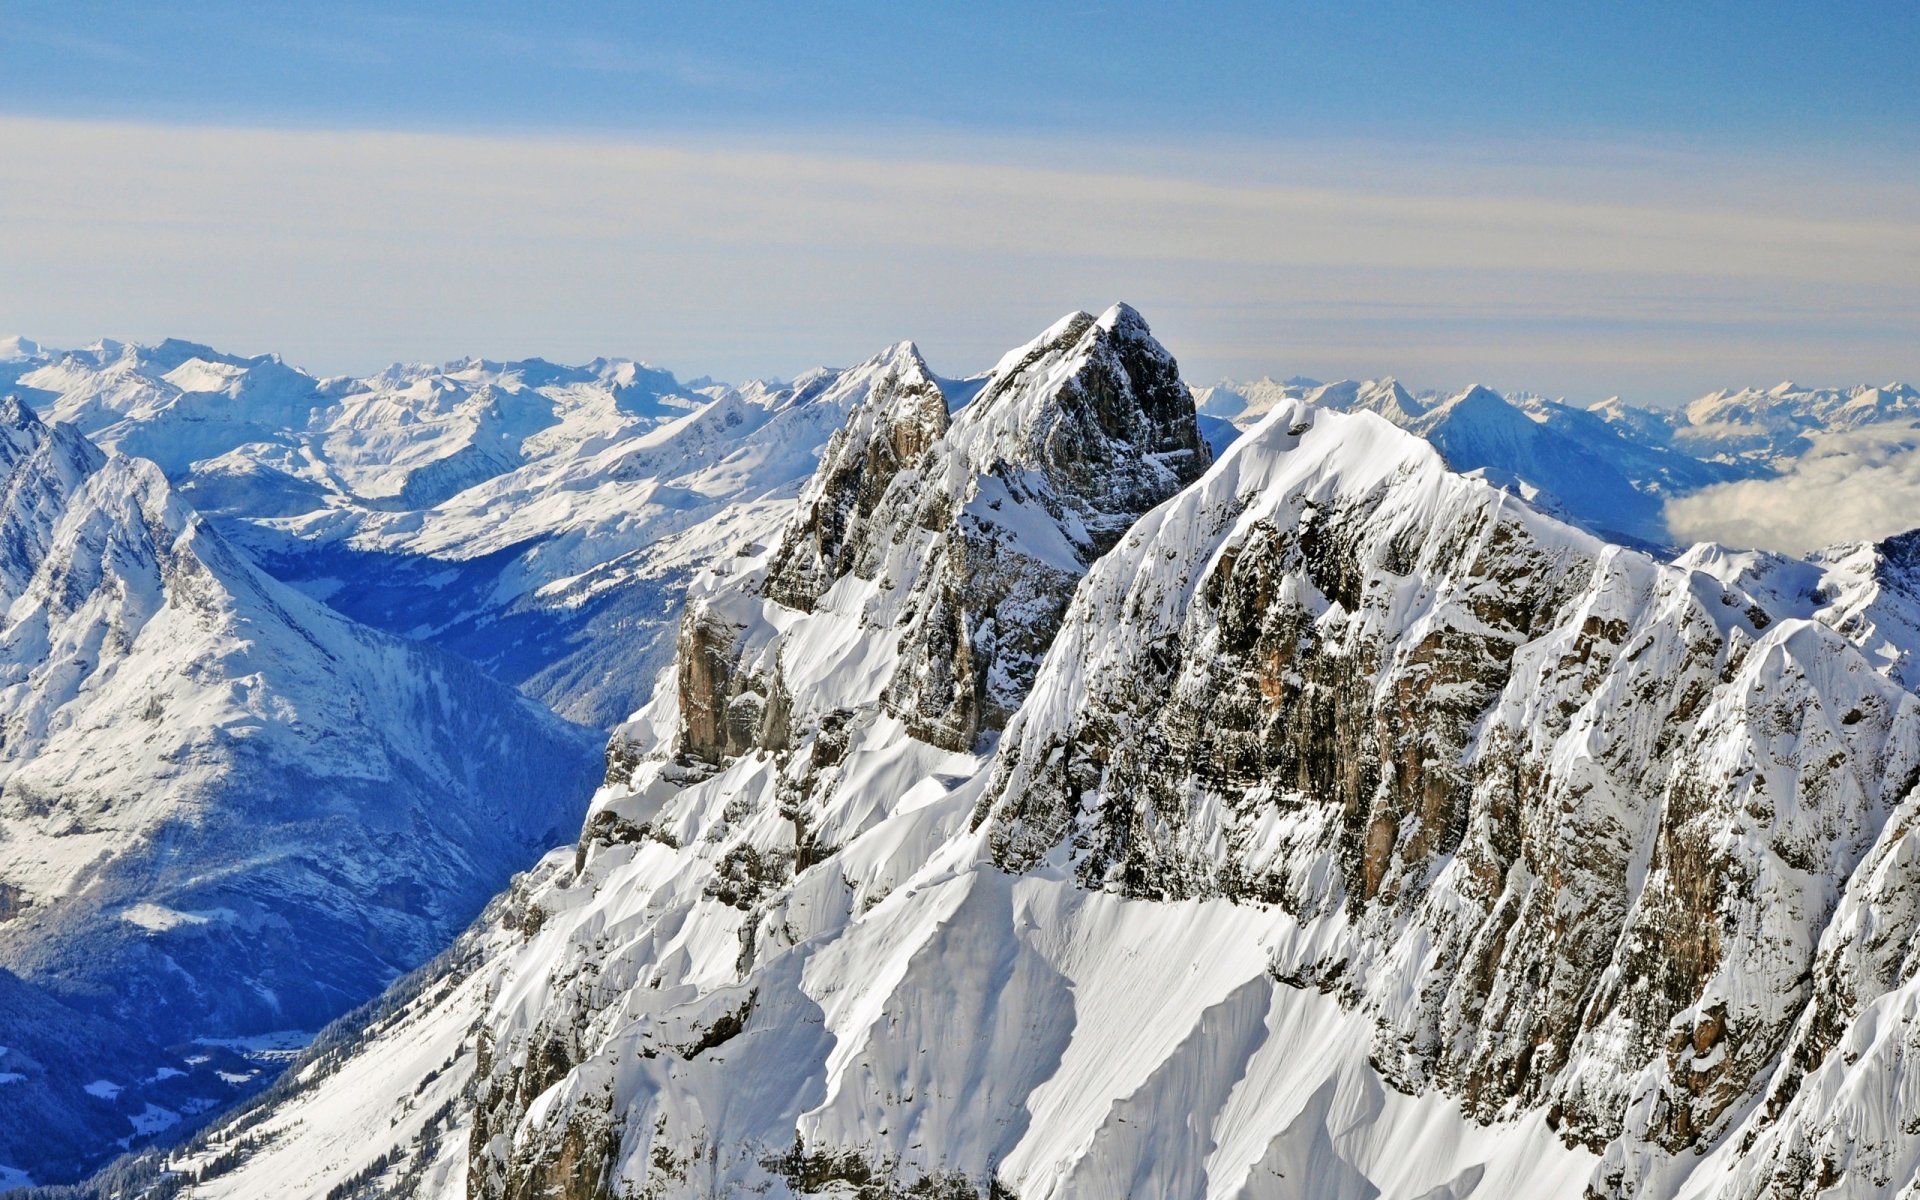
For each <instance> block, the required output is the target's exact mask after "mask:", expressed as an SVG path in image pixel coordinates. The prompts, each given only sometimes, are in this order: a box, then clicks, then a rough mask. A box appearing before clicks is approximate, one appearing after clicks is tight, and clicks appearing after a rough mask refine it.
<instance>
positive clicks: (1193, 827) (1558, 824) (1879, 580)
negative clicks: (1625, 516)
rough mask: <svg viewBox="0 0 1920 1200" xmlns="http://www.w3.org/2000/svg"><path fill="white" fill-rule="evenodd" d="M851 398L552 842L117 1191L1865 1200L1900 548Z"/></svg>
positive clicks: (1328, 449)
mask: <svg viewBox="0 0 1920 1200" xmlns="http://www.w3.org/2000/svg"><path fill="white" fill-rule="evenodd" d="M884 358H885V365H884V366H883V367H882V368H881V370H880V371H879V373H878V378H877V379H876V381H875V383H874V386H873V387H872V388H870V389H869V391H868V392H867V394H866V397H865V402H864V403H862V404H861V405H859V406H857V407H855V408H853V409H852V410H851V412H850V414H849V416H848V418H847V421H846V425H845V427H844V429H843V430H842V431H841V433H839V434H837V435H836V436H835V437H834V439H833V441H832V443H831V444H830V446H829V449H828V451H827V453H826V455H825V456H824V458H823V460H822V464H821V467H820V469H819V471H818V472H817V473H816V475H815V476H814V478H813V480H812V481H811V482H810V483H809V484H808V486H807V488H806V489H805V491H804V493H803V495H802V497H801V500H800V502H799V504H798V506H797V508H796V509H795V511H794V512H793V514H792V516H791V517H789V518H788V519H787V520H786V521H785V523H784V525H783V526H781V527H779V528H778V529H776V530H771V531H770V532H769V535H768V536H767V537H766V538H765V539H763V540H756V541H753V542H750V543H745V544H742V545H739V546H738V547H736V548H735V550H734V552H733V553H732V554H731V555H729V556H728V557H726V558H725V559H723V560H722V561H720V562H718V563H716V564H715V566H714V569H713V570H712V571H711V572H710V573H708V574H706V575H705V576H703V578H702V579H701V581H700V582H699V583H698V584H697V585H696V587H695V592H694V600H693V601H692V602H691V603H690V604H689V606H688V608H687V612H686V616H685V618H684V620H683V623H682V627H681V629H682V632H681V637H680V659H679V662H678V666H677V671H676V673H675V675H674V677H673V686H672V687H671V688H669V689H666V690H664V691H663V692H662V693H661V694H660V695H658V696H657V697H655V699H654V700H653V701H652V702H651V703H650V704H649V706H648V707H647V708H646V709H645V710H644V711H643V712H642V713H641V714H639V716H638V717H637V718H636V719H635V720H634V721H632V722H629V723H628V724H627V725H626V726H624V727H623V728H622V729H621V730H620V732H619V734H618V735H617V736H616V739H615V742H614V746H613V749H612V751H611V752H610V754H609V771H608V779H607V783H606V785H605V786H604V787H603V788H602V790H601V791H600V793H599V794H598V795H597V796H596V798H595V800H594V803H593V806H592V809H591V812H590V815H589V817H588V819H587V821H586V824H585V827H584V829H583V831H582V834H581V837H580V840H579V842H578V844H577V846H575V847H573V848H570V849H569V850H565V851H559V852H556V853H554V854H552V855H549V856H548V858H546V859H545V860H544V861H543V862H542V863H541V865H540V866H539V867H538V868H537V869H536V870H534V871H533V872H530V873H529V874H528V875H526V876H524V877H522V878H521V879H520V880H518V881H517V882H516V884H515V886H514V887H513V889H511V890H510V891H509V892H508V893H506V894H504V895H503V896H501V897H500V898H499V899H498V900H496V901H495V903H494V905H493V907H492V908H491V909H490V911H489V913H488V914H487V916H486V917H484V918H483V919H482V920H481V921H480V922H479V923H478V924H476V925H475V926H474V928H473V929H472V930H470V931H469V933H468V934H467V935H465V936H464V937H463V938H462V939H461V941H460V942H459V943H458V945H457V946H456V949H455V951H454V952H453V953H451V954H450V955H448V956H447V957H446V958H445V959H444V960H443V961H442V962H441V963H440V964H439V965H438V966H437V967H436V968H435V969H434V970H432V971H430V972H427V973H425V974H423V975H421V976H419V977H416V978H415V979H413V980H411V981H409V983H408V984H407V986H406V987H405V988H404V989H403V990H401V991H400V992H397V993H396V994H394V995H393V996H392V997H390V998H389V1000H388V1002H387V1003H386V1004H384V1005H383V1006H382V1007H381V1009H379V1010H378V1011H376V1012H374V1013H372V1014H370V1015H369V1016H368V1017H367V1018H366V1019H365V1020H363V1021H361V1022H360V1023H358V1024H357V1025H354V1026H352V1027H350V1028H346V1027H343V1028H342V1029H341V1030H338V1031H336V1032H335V1033H334V1034H333V1035H332V1037H331V1038H330V1040H329V1043H328V1045H327V1047H326V1049H325V1050H324V1051H323V1052H321V1053H318V1054H316V1055H314V1056H313V1057H311V1058H310V1059H309V1060H308V1061H307V1064H306V1065H305V1066H304V1067H303V1068H302V1069H301V1070H300V1071H298V1072H297V1073H296V1074H295V1075H294V1076H293V1077H291V1078H290V1079H289V1081H288V1082H287V1083H286V1084H285V1085H284V1086H283V1088H281V1089H280V1090H279V1091H278V1093H277V1094H276V1095H275V1096H273V1097H272V1098H271V1102H270V1103H267V1104H265V1105H263V1106H261V1107H258V1108H256V1109H254V1110H252V1111H250V1112H248V1113H247V1114H245V1115H244V1116H242V1117H240V1118H238V1119H237V1120H235V1121H233V1122H231V1123H230V1124H228V1125H226V1126H223V1127H220V1128H216V1129H215V1130H213V1131H211V1132H210V1133H209V1135H207V1136H206V1137H205V1138H203V1139H201V1140H200V1141H199V1142H198V1143H197V1144H195V1145H194V1146H191V1147H189V1148H186V1149H185V1150H183V1151H182V1152H181V1153H179V1154H178V1155H176V1156H175V1157H174V1158H173V1159H171V1160H169V1161H168V1162H167V1163H165V1164H164V1167H165V1169H168V1170H172V1171H175V1172H189V1173H194V1174H196V1175H197V1176H198V1179H199V1188H198V1194H201V1195H222V1196H259V1195H265V1194H274V1195H285V1196H304V1195H312V1196H320V1195H326V1194H329V1193H331V1194H334V1195H344V1194H364V1195H407V1196H441V1195H449V1196H450V1195H463V1196H469V1197H491V1196H516V1197H517V1196H533V1195H545V1196H557V1197H590V1196H591V1197H600V1196H642V1195H644V1196H655V1197H670V1196H689V1197H691V1196H714V1195H722V1196H725V1195H773V1196H780V1195H861V1196H874V1197H885V1196H931V1195H938V1196H950V1197H958V1196H977V1195H997V1196H1014V1195H1017V1196H1020V1197H1022V1198H1023V1200H1035V1198H1043V1197H1068V1196H1090V1197H1091V1196H1101V1197H1105V1196H1118V1195H1136V1196H1147V1195H1152V1196H1169V1197H1173V1196H1179V1197H1187V1196H1194V1197H1202V1196H1204V1197H1222V1198H1225V1197H1246V1198H1255V1197H1286V1196H1298V1195H1307V1194H1310V1195H1314V1196H1333V1197H1375V1196H1385V1197H1394V1198H1401V1197H1405V1198H1408V1200H1411V1198H1414V1197H1423V1198H1427V1200H1439V1198H1451V1200H1464V1198H1465V1197H1467V1196H1473V1197H1478V1198H1483V1200H1484V1198H1494V1197H1529V1198H1532V1197H1545V1198H1549V1200H1551V1198H1554V1197H1568V1198H1573V1197H1628V1196H1633V1197H1644V1198H1647V1200H1652V1198H1656V1197H1658V1198H1676V1200H1677V1198H1680V1197H1687V1198H1695V1197H1698V1198H1702V1200H1704V1198H1707V1197H1714V1198H1721V1197H1725V1198H1727V1200H1732V1198H1734V1197H1740V1198H1743V1200H1745V1198H1752V1197H1760V1196H1768V1197H1798V1196H1806V1197H1812V1196H1814V1195H1822V1196H1847V1197H1894V1196H1903V1195H1907V1194H1908V1191H1907V1190H1906V1189H1908V1187H1909V1184H1910V1183H1911V1181H1912V1180H1913V1179H1914V1178H1915V1176H1916V1173H1920V1136H1916V1135H1915V1134H1914V1132H1913V1129H1914V1123H1915V1122H1916V1121H1920V1092H1916V1091H1915V1090H1914V1087H1915V1085H1914V1083H1913V1081H1914V1080H1915V1079H1920V1071H1917V1070H1915V1069H1914V1064H1913V1061H1912V1060H1913V1058H1914V1056H1915V1055H1916V1053H1920V1043H1917V1042H1916V1041H1915V1033H1914V1031H1915V1030H1916V1029H1920V1023H1917V1022H1916V1021H1914V1020H1913V1019H1912V1018H1913V1016H1914V1010H1915V1008H1916V1006H1920V972H1917V971H1916V969H1915V963H1916V961H1920V959H1916V956H1915V955H1914V953H1913V951H1912V946H1913V937H1914V932H1915V930H1916V929H1920V924H1917V923H1916V918H1920V910H1916V908H1915V901H1914V897H1915V896H1916V895H1920V878H1917V877H1916V871H1917V870H1920V866H1916V864H1920V853H1916V852H1915V850H1914V847H1913V846H1912V845H1911V843H1912V842H1913V840H1914V838H1915V837H1916V836H1920V834H1916V830H1920V818H1917V817H1916V813H1915V811H1913V810H1914V809H1915V806H1916V805H1920V794H1916V791H1915V787H1916V781H1920V697H1916V696H1915V694H1914V693H1913V692H1911V691H1909V690H1908V689H1907V688H1906V687H1905V686H1903V685H1902V684H1903V681H1904V680H1906V679H1907V671H1908V665H1909V663H1910V662H1911V659H1910V658H1909V657H1908V654H1909V653H1910V651H1911V648H1912V647H1913V645H1914V644H1915V643H1914V641H1913V630H1914V626H1913V625H1912V624H1911V623H1908V622H1907V619H1906V618H1907V614H1908V613H1910V612H1912V611H1913V607H1912V605H1911V596H1912V590H1911V579H1912V568H1911V565H1910V559H1911V554H1910V548H1909V547H1907V546H1906V545H1905V543H1904V542H1896V543H1886V544H1882V545H1878V546H1864V547H1855V548H1852V549H1850V550H1846V551H1842V552H1836V553H1835V554H1833V555H1830V556H1828V557H1825V558H1823V559H1821V560H1819V561H1815V562H1796V561H1794V560H1785V559H1777V558H1766V559H1764V560H1763V559H1761V558H1757V557H1755V556H1751V555H1745V554H1741V553H1737V552H1732V551H1725V550H1721V549H1718V548H1714V547H1702V548H1697V549H1696V550H1695V551H1693V552H1692V553H1691V554H1690V555H1689V556H1688V557H1687V558H1686V559H1684V560H1682V561H1681V562H1678V563H1671V564H1670V563H1665V562H1661V561H1659V560H1657V559H1655V558H1652V557H1649V556H1648V555H1645V554H1643V553H1640V552H1638V551H1635V550H1632V549H1628V548H1624V547H1621V546H1619V545H1614V544H1609V543H1608V542H1606V541H1604V540H1602V539H1600V538H1598V537H1596V536H1594V535H1592V534H1591V533H1588V532H1586V531H1584V530H1581V529H1578V528H1576V527H1574V526H1571V525H1569V524H1566V523H1564V522H1562V521H1560V520H1558V519H1556V518H1555V517H1553V516H1551V515H1548V514H1546V513H1543V512H1541V511H1540V510H1539V509H1537V508H1535V507H1533V506H1532V505H1530V504H1528V503H1527V502H1525V501H1524V500H1522V499H1520V498H1518V497H1517V496H1516V495H1515V494H1514V492H1513V491H1512V490H1511V489H1509V488H1503V487H1500V486H1496V485H1495V484H1494V483H1493V482H1491V481H1489V480H1488V479H1487V478H1483V477H1470V476H1468V475H1464V474H1461V473H1460V472H1458V471H1456V470H1453V469H1450V468H1449V466H1448V463H1447V462H1446V460H1445V459H1443V457H1442V456H1441V454H1440V453H1439V452H1437V451H1436V449H1435V447H1434V445H1433V444H1432V443H1430V442H1428V441H1425V440H1423V439H1421V438H1418V437H1416V436H1414V435H1412V434H1411V433H1409V432H1407V431H1405V430H1403V429H1400V428H1396V427H1395V424H1394V423H1393V422H1391V421H1389V420H1388V419H1385V418H1384V417H1382V416H1381V415H1379V412H1378V409H1376V408H1372V407H1371V406H1356V405H1354V404H1352V403H1347V404H1344V405H1340V404H1311V403H1306V402H1303V401H1302V400H1300V399H1297V398H1296V399H1286V400H1283V401H1281V402H1279V403H1277V404H1276V405H1275V406H1274V407H1273V408H1272V410H1271V411H1270V412H1269V413H1268V415H1267V416H1266V417H1265V418H1264V419H1263V420H1261V421H1260V422H1259V423H1257V424H1256V425H1254V427H1253V428H1252V429H1250V430H1249V431H1248V432H1247V433H1246V434H1245V435H1244V436H1243V437H1241V438H1240V439H1239V440H1238V441H1237V442H1235V443H1234V444H1233V445H1232V446H1231V447H1230V448H1228V449H1227V450H1226V451H1225V452H1224V453H1222V454H1221V455H1220V456H1219V458H1218V460H1217V461H1214V462H1213V463H1212V464H1211V466H1208V465H1207V457H1208V456H1207V454H1206V452H1205V451H1204V449H1203V448H1202V441H1201V438H1200V434H1199V430H1198V426H1197V422H1196V417H1195V413H1194V411H1193V408H1192V406H1191V402H1190V401H1189V400H1187V399H1186V397H1187V395H1188V394H1187V393H1185V392H1184V391H1179V390H1177V389H1175V388H1170V387H1168V386H1167V385H1168V383H1169V381H1172V382H1177V375H1176V374H1175V371H1174V367H1173V365H1172V362H1171V359H1170V358H1168V357H1167V356H1166V355H1165V352H1164V351H1163V350H1161V349H1160V348H1159V346H1158V344H1157V343H1155V342H1153V341H1152V339H1151V337H1150V335H1149V334H1148V333H1147V332H1146V330H1145V326H1144V322H1140V321H1139V320H1138V317H1137V314H1133V313H1132V312H1131V310H1126V309H1124V308H1121V309H1116V310H1113V311H1110V312H1109V313H1107V314H1105V315H1104V316H1102V317H1101V318H1098V319H1095V318H1091V317H1087V316H1085V315H1084V314H1082V315H1076V316H1074V317H1070V318H1068V319H1067V320H1065V321H1063V322H1062V323H1061V324H1060V325H1057V326H1055V327H1054V328H1053V329H1052V330H1049V331H1048V333H1047V334H1045V335H1043V336H1042V337H1041V338H1040V339H1038V340H1037V341H1036V342H1034V343H1032V344H1030V345H1029V346H1027V347H1023V348H1022V349H1020V350H1018V351H1015V352H1014V353H1013V354H1010V355H1009V356H1008V357H1007V358H1006V359H1004V360H1003V361H1002V362H1001V364H1000V365H999V367H998V368H996V370H995V371H994V372H993V374H992V375H991V376H990V377H989V379H988V380H987V382H986V383H985V385H984V386H983V387H982V388H981V389H980V390H979V392H978V394H977V396H975V397H974V398H973V399H972V400H970V401H969V402H967V403H966V404H964V405H961V406H959V407H958V409H957V411H952V412H951V413H950V412H949V411H948V405H947V403H945V400H946V397H945V396H944V394H943V392H942V389H941V388H940V385H939V381H937V380H935V379H933V378H932V377H931V376H930V375H928V373H927V372H926V371H925V370H924V366H923V365H922V364H921V363H920V362H919V360H918V356H917V355H915V354H913V353H912V352H911V349H910V348H908V347H899V348H896V350H895V351H894V352H892V353H890V354H889V355H888V356H884ZM1378 398H1380V399H1382V400H1388V399H1390V400H1392V402H1393V403H1394V404H1396V405H1399V406H1402V407H1405V408H1406V410H1407V411H1408V412H1414V411H1416V409H1417V410H1418V411H1419V412H1422V413H1425V412H1430V411H1431V410H1432V409H1433V408H1434V407H1435V404H1434V401H1433V400H1418V399H1416V398H1407V399H1404V400H1403V399H1401V398H1400V397H1399V396H1384V395H1383V396H1379V397H1378ZM1478 403H1480V402H1479V401H1476V402H1475V404H1476V405H1477V404H1478ZM1355 407H1363V408H1364V410H1363V411H1358V412H1351V411H1344V410H1345V409H1351V408H1355ZM988 588H991V589H994V590H993V591H992V592H991V593H989V592H988V591H987V590H986V589H988ZM1069 592H1070V598H1069V595H1068V593H1069ZM988 594H991V595H992V596H993V597H994V598H995V601H996V602H995V603H993V604H981V603H980V602H979V600H978V597H981V596H985V595H988ZM161 1166H162V1164H160V1163H159V1162H158V1161H157V1160H156V1161H155V1162H153V1163H150V1164H148V1165H147V1168H146V1169H147V1170H149V1171H152V1170H157V1169H161ZM175 1177H176V1178H178V1177H180V1176H178V1175H176V1176H175ZM335 1189H339V1190H335Z"/></svg>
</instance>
